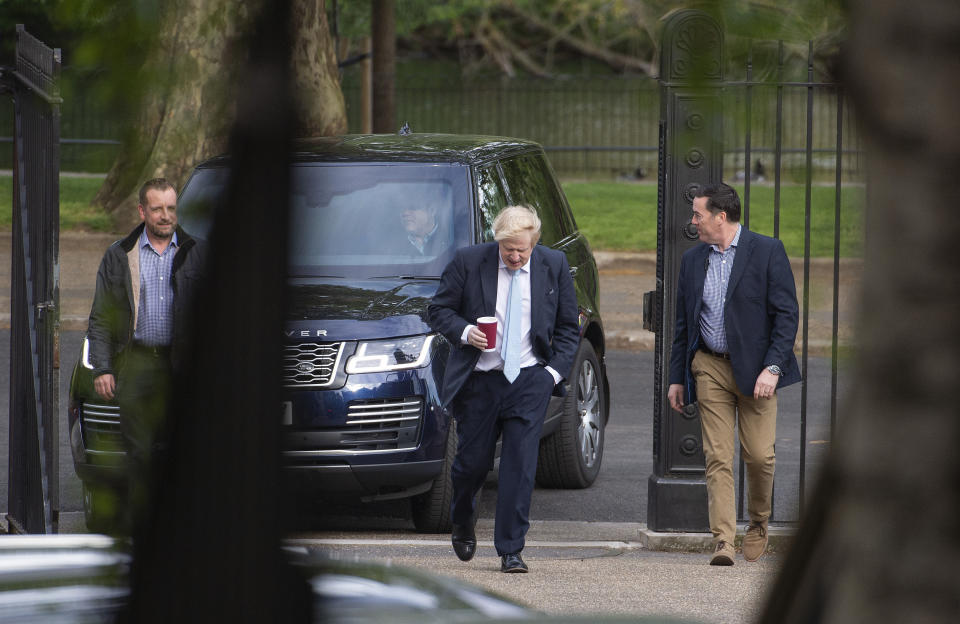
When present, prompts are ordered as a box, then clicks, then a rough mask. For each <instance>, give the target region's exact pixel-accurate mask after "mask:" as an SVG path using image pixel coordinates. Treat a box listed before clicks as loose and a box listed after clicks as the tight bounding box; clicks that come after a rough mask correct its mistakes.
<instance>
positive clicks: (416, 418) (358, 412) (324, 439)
mask: <svg viewBox="0 0 960 624" xmlns="http://www.w3.org/2000/svg"><path fill="white" fill-rule="evenodd" d="M422 415H423V399H422V398H421V397H415V396H414V397H403V398H391V399H367V400H357V401H351V402H350V403H349V404H348V405H347V420H346V422H345V423H344V424H343V425H341V426H339V427H330V428H324V429H319V430H311V431H309V432H297V431H291V432H290V433H289V436H290V437H289V438H288V444H289V446H288V449H287V451H286V453H285V454H286V455H287V457H290V458H299V459H310V458H315V457H324V456H330V455H356V454H360V453H384V452H389V451H403V450H410V449H415V448H417V442H418V440H419V437H420V423H421V421H422Z"/></svg>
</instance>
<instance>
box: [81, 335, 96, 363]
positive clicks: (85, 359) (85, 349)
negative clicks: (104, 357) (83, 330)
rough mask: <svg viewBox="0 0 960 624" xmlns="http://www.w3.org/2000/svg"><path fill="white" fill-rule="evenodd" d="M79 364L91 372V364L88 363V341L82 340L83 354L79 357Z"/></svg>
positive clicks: (87, 339)
mask: <svg viewBox="0 0 960 624" xmlns="http://www.w3.org/2000/svg"><path fill="white" fill-rule="evenodd" d="M80 363H81V364H83V367H84V368H89V369H90V370H93V364H91V363H90V339H89V338H84V339H83V353H82V354H81V355H80Z"/></svg>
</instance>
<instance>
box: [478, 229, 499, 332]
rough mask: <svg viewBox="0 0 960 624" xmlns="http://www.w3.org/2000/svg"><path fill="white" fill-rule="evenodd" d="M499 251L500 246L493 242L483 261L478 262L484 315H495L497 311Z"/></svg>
mask: <svg viewBox="0 0 960 624" xmlns="http://www.w3.org/2000/svg"><path fill="white" fill-rule="evenodd" d="M499 253H500V246H499V245H497V244H496V243H493V244H492V245H491V249H490V253H488V254H486V255H484V257H483V262H481V264H480V296H481V297H482V300H483V314H484V315H489V316H495V315H496V313H497V272H498V271H499V270H500V262H499V260H498V258H497V255H498V254H499Z"/></svg>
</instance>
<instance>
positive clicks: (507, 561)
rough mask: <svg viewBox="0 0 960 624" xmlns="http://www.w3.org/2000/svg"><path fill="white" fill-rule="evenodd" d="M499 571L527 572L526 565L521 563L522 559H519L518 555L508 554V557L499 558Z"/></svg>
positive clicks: (516, 553)
mask: <svg viewBox="0 0 960 624" xmlns="http://www.w3.org/2000/svg"><path fill="white" fill-rule="evenodd" d="M500 571H501V572H529V570H528V569H527V564H525V563H524V562H523V558H522V557H520V553H518V552H515V553H510V554H509V555H504V556H502V557H500Z"/></svg>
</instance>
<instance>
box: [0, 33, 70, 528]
mask: <svg viewBox="0 0 960 624" xmlns="http://www.w3.org/2000/svg"><path fill="white" fill-rule="evenodd" d="M59 72H60V50H52V49H50V48H48V47H47V46H46V45H44V44H43V43H42V42H41V41H39V40H38V39H36V38H35V37H33V36H31V35H30V34H29V33H27V32H26V31H25V30H24V28H23V26H22V25H18V26H17V48H16V64H15V66H14V67H13V68H12V69H10V68H7V69H4V70H3V72H2V75H0V79H2V87H3V89H4V90H5V91H7V92H9V93H12V94H13V101H14V130H15V132H14V168H13V177H14V184H13V233H12V240H13V245H12V247H13V261H12V274H11V277H12V279H11V284H12V285H11V311H10V312H11V313H10V329H11V353H10V434H9V444H10V456H9V457H10V459H9V462H10V465H9V490H8V496H9V500H8V507H7V522H8V524H9V527H10V529H11V531H16V532H27V533H55V532H56V531H57V524H58V514H59V489H60V488H59V457H58V452H59V435H58V432H59V405H58V403H59V388H60V361H59V360H60V357H59V309H60V290H59V233H60V229H59V228H60V193H59V173H60V102H61V100H60V97H59V91H58V86H57V79H58V75H59Z"/></svg>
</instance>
